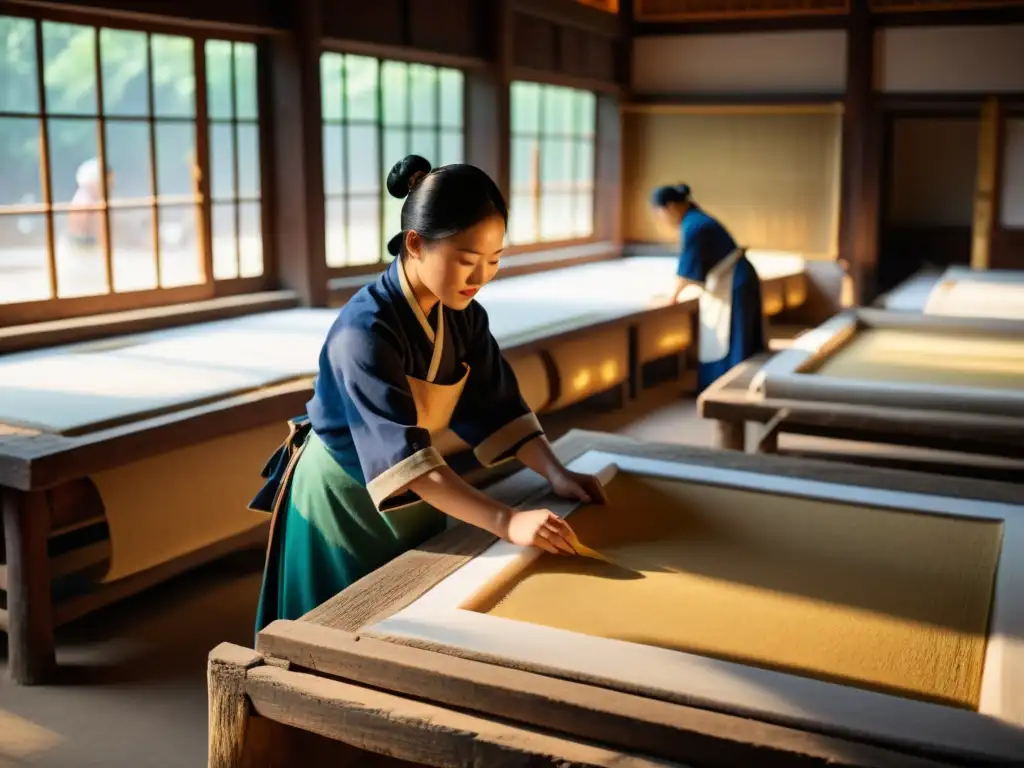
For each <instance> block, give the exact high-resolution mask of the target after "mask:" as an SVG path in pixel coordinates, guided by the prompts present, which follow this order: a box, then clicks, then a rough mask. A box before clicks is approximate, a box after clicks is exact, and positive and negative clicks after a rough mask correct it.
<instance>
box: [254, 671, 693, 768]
mask: <svg viewBox="0 0 1024 768" xmlns="http://www.w3.org/2000/svg"><path fill="white" fill-rule="evenodd" d="M245 691H246V693H247V695H248V698H249V700H250V701H251V702H252V706H253V709H254V710H255V711H256V712H257V713H259V714H260V715H262V716H263V717H268V718H270V719H272V720H275V721H277V722H279V723H285V724H287V725H292V726H295V727H298V728H302V729H304V730H308V731H312V732H314V733H319V734H321V735H323V736H328V737H330V738H333V739H336V740H338V741H343V742H345V743H347V744H351V745H352V746H355V747H358V748H359V749H365V750H367V751H370V752H375V753H378V754H383V755H388V756H391V757H397V758H400V759H406V760H414V761H416V762H419V763H424V764H426V765H430V766H437V767H438V768H463V767H464V766H470V765H473V766H476V765H479V766H487V768H518V767H519V766H522V767H523V768H526V767H527V766H529V767H530V768H532V767H533V766H542V765H551V766H559V768H569V767H570V766H572V767H573V768H576V767H578V768H591V767H593V768H598V767H601V768H610V767H612V766H614V768H656V767H657V766H660V767H661V768H669V767H670V766H678V768H682V767H681V766H679V764H678V763H670V762H666V761H662V760H655V759H651V758H645V757H641V756H633V755H628V754H624V753H622V752H620V751H617V750H613V749H608V748H605V747H601V746H598V745H595V744H586V743H583V742H580V741H575V740H572V739H568V738H565V737H562V736H557V735H553V734H549V733H545V732H543V731H539V730H533V729H527V728H520V727H517V726H514V725H510V724H507V723H503V722H500V721H497V720H493V719H490V718H484V717H479V716H477V715H472V714H468V713H464V712H458V711H455V710H451V709H446V708H444V707H439V706H437V705H434V704H428V703H425V702H420V701H414V700H411V699H406V698H403V697H400V696H395V695H394V694H390V693H385V692H382V691H375V690H371V689H369V688H364V687H361V686H356V685H351V684H349V683H344V682H341V681H338V680H331V679H328V678H324V677H319V676H316V675H312V674H308V673H303V672H293V671H289V670H284V669H280V668H278V667H273V666H264V667H256V668H254V669H250V670H248V671H247V673H246V676H245Z"/></svg>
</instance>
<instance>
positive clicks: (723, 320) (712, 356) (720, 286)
mask: <svg viewBox="0 0 1024 768" xmlns="http://www.w3.org/2000/svg"><path fill="white" fill-rule="evenodd" d="M745 253H746V249H745V248H737V249H736V250H734V251H733V252H732V253H730V254H729V255H728V256H726V257H725V258H724V259H722V260H721V261H720V262H718V264H716V265H715V267H714V268H713V269H712V270H711V271H710V272H708V275H707V279H705V281H704V287H703V289H702V290H701V293H700V308H699V320H700V339H699V348H698V354H697V359H698V360H700V362H702V363H715V362H718V361H719V360H721V359H722V358H723V357H725V356H726V355H727V354H729V331H730V330H731V329H732V276H733V273H734V272H735V271H736V264H737V262H738V261H739V260H740V259H741V258H743V255H744V254H745Z"/></svg>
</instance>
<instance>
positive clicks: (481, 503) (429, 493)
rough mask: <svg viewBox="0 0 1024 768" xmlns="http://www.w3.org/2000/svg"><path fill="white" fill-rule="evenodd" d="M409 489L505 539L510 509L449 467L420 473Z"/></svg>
mask: <svg viewBox="0 0 1024 768" xmlns="http://www.w3.org/2000/svg"><path fill="white" fill-rule="evenodd" d="M408 487H409V490H410V491H412V492H413V493H415V494H416V495H417V496H419V497H420V498H421V499H423V501H425V502H427V504H429V505H430V506H432V507H434V509H439V510H441V511H442V512H444V513H445V514H446V515H449V516H450V517H454V518H455V519H456V520H461V521H462V522H464V523H469V524H470V525H475V526H476V527H477V528H483V529H484V530H485V531H490V532H491V533H493V534H494V535H495V536H498V537H501V538H504V537H505V536H506V535H507V533H508V523H509V519H510V518H511V517H512V508H511V507H509V506H508V505H506V504H502V503H501V502H498V501H495V500H494V499H492V498H491V497H490V496H488V495H487V494H485V493H483V492H481V491H479V490H477V489H476V488H474V487H473V486H472V485H470V484H469V483H467V482H466V481H465V480H463V479H462V478H461V477H459V476H458V475H457V474H456V473H455V472H454V471H453V470H452V469H451V468H450V467H447V466H445V467H438V468H437V469H434V470H431V471H430V472H427V473H426V474H424V475H420V476H419V477H417V478H416V479H415V480H413V481H412V482H411V483H409V486H408Z"/></svg>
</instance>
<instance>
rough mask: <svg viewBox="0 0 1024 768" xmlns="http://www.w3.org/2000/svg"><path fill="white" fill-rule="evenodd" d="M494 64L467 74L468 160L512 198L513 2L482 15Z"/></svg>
mask: <svg viewBox="0 0 1024 768" xmlns="http://www.w3.org/2000/svg"><path fill="white" fill-rule="evenodd" d="M480 16H481V23H480V37H481V39H482V40H484V41H486V46H485V48H484V50H485V51H486V53H487V55H488V57H489V58H490V60H491V61H490V66H487V67H484V68H482V69H478V70H470V71H468V72H467V73H466V105H465V107H466V108H465V111H464V114H465V115H466V126H465V132H466V138H465V142H466V143H465V147H466V149H465V161H466V162H467V163H470V164H472V165H475V166H477V167H479V168H481V169H483V170H484V171H486V172H487V173H488V174H489V175H490V177H491V178H492V179H494V183H495V184H497V185H498V188H499V189H500V190H501V193H502V194H503V195H505V199H506V200H508V201H509V203H510V204H511V201H512V198H511V195H512V175H511V162H512V147H511V138H510V132H511V129H512V105H511V101H510V95H509V85H510V83H511V81H512V20H513V17H512V2H511V0H494V1H493V2H490V3H487V7H486V9H485V10H484V12H482V13H481V14H480Z"/></svg>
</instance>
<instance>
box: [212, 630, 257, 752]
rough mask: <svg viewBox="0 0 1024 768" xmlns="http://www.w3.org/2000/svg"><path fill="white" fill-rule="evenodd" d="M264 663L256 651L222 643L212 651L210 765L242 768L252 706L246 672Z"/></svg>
mask: <svg viewBox="0 0 1024 768" xmlns="http://www.w3.org/2000/svg"><path fill="white" fill-rule="evenodd" d="M262 663H263V657H262V656H261V655H260V654H258V653H256V651H254V650H250V649H248V648H242V647H241V646H237V645H232V644H231V643H221V644H220V645H218V646H217V647H216V648H214V649H213V650H212V651H210V656H209V659H208V660H207V665H206V685H207V698H208V702H209V718H210V722H209V726H208V728H209V730H208V738H209V751H208V753H207V765H208V768H243V766H244V765H245V737H246V733H247V732H248V730H249V720H250V718H251V716H252V705H251V703H250V702H249V697H248V696H246V695H245V675H246V672H247V671H248V670H249V669H252V668H253V667H256V666H259V665H260V664H262Z"/></svg>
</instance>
